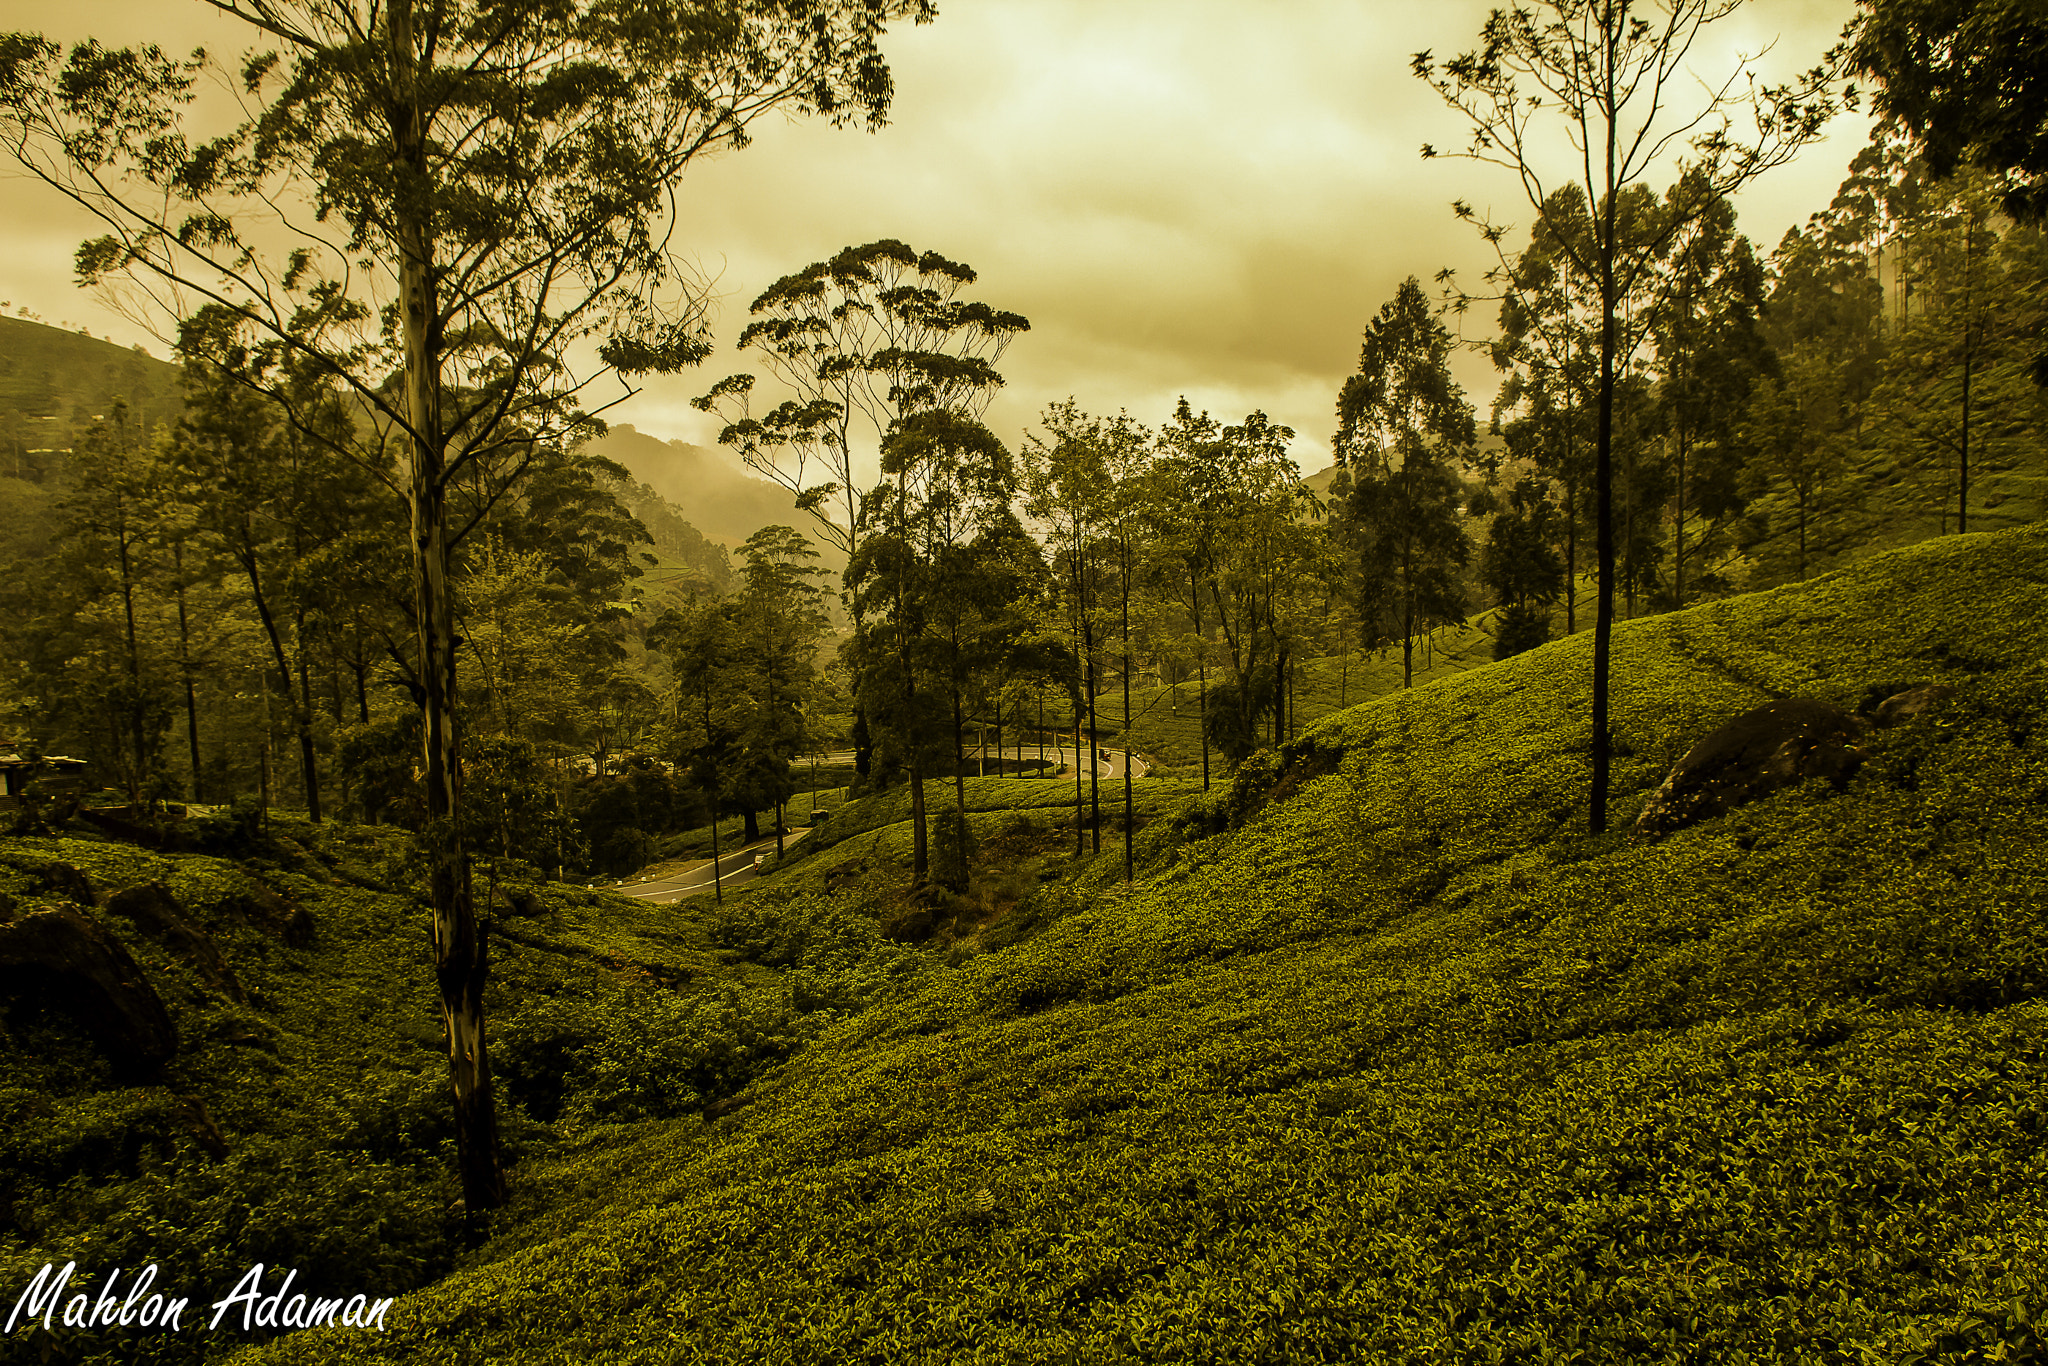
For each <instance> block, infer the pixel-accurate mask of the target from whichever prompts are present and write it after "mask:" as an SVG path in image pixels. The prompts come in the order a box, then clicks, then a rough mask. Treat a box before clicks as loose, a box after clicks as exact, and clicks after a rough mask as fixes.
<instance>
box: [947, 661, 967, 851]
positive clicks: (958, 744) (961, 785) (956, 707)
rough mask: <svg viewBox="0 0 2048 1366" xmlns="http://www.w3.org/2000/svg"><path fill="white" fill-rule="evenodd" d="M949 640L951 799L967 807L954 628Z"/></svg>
mask: <svg viewBox="0 0 2048 1366" xmlns="http://www.w3.org/2000/svg"><path fill="white" fill-rule="evenodd" d="M950 640H951V643H952V647H953V658H952V661H951V663H952V667H951V668H949V669H948V670H947V671H946V675H947V679H946V681H947V686H948V688H949V689H950V690H951V692H952V694H953V698H952V700H953V800H954V801H956V802H958V803H959V804H960V809H961V810H962V811H965V810H966V809H967V713H966V711H965V709H964V708H963V706H962V704H961V701H960V634H959V631H958V629H957V628H956V629H955V630H954V631H953V632H952V634H951V636H950Z"/></svg>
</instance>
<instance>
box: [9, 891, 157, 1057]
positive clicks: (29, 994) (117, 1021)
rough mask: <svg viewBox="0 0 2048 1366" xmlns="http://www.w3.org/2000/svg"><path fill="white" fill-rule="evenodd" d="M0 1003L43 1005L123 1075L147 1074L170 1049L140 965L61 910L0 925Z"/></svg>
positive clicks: (100, 931) (88, 922) (83, 920)
mask: <svg viewBox="0 0 2048 1366" xmlns="http://www.w3.org/2000/svg"><path fill="white" fill-rule="evenodd" d="M0 999H6V1000H22V999H41V1000H43V1001H45V1002H47V1003H49V1004H50V1005H52V1006H54V1007H55V1008H56V1009H58V1010H60V1011H62V1012H64V1013H65V1014H67V1015H69V1016H70V1017H71V1018H72V1019H74V1020H76V1021H77V1022H78V1024H79V1025H80V1026H81V1027H82V1028H83V1029H84V1030H85V1031H86V1032H87V1033H88V1034H90V1035H92V1037H93V1038H94V1040H96V1041H97V1042H98V1043H99V1045H100V1047H101V1048H102V1049H103V1050H104V1051H105V1052H106V1054H107V1057H108V1058H109V1060H111V1061H112V1062H113V1064H114V1066H115V1068H116V1069H117V1070H119V1071H121V1072H124V1073H128V1074H130V1075H143V1076H146V1075H149V1074H150V1073H153V1072H155V1071H156V1070H157V1069H158V1068H159V1067H161V1066H162V1065H163V1064H164V1063H165V1062H167V1061H168V1060H169V1059H170V1057H171V1055H172V1054H173V1053H175V1052H177V1051H178V1030H177V1026H176V1025H174V1024H173V1023H172V1022H171V1016H170V1012H169V1011H167V1010H165V1009H164V1003H163V1000H162V998H161V997H159V996H158V995H157V994H156V988H155V987H153V986H151V985H150V982H149V978H148V976H147V975H145V974H144V973H143V971H142V968H141V967H140V965H138V964H137V963H136V961H135V960H134V958H132V957H130V956H129V953H128V950H126V949H124V948H122V947H121V944H120V941H118V940H117V939H115V938H114V937H113V936H112V935H110V934H108V933H107V931H106V930H105V928H104V927H102V926H101V925H99V924H98V923H97V922H96V921H94V920H92V919H91V918H89V917H88V916H86V915H84V914H82V913H80V912H78V911H75V910H72V909H70V908H69V907H61V908H59V909H57V910H53V911H38V912H36V913H35V914H33V915H25V916H23V917H21V918H20V919H19V920H14V921H11V922H9V923H8V924H5V925H0Z"/></svg>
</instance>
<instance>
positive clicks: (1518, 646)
mask: <svg viewBox="0 0 2048 1366" xmlns="http://www.w3.org/2000/svg"><path fill="white" fill-rule="evenodd" d="M1549 642H1550V613H1548V612H1546V611H1544V610H1543V609H1541V608H1539V607H1528V606H1521V605H1516V606H1513V607H1508V608H1505V609H1503V610H1502V612H1501V614H1500V627H1499V634H1497V635H1495V636H1494V638H1493V657H1494V658H1495V659H1496V660H1502V659H1510V658H1513V657H1514V656H1515V655H1518V654H1520V653H1522V652H1523V651H1524V650H1533V649H1535V648H1536V647H1537V646H1538V645H1546V644H1548V643H1549Z"/></svg>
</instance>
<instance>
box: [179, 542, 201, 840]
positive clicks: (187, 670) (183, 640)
mask: <svg viewBox="0 0 2048 1366" xmlns="http://www.w3.org/2000/svg"><path fill="white" fill-rule="evenodd" d="M171 567H172V571H173V572H174V573H176V574H177V576H178V672H179V673H180V674H182V675H184V681H185V742H186V744H187V745H188V746H189V747H190V749H191V753H192V800H193V801H195V802H199V801H204V800H206V797H205V793H204V790H203V788H202V781H203V780H202V779H201V778H200V776H199V698H198V693H197V692H196V690H195V689H194V687H193V684H192V630H191V627H190V625H189V624H188V619H187V617H186V614H185V543H184V542H183V541H173V542H171Z"/></svg>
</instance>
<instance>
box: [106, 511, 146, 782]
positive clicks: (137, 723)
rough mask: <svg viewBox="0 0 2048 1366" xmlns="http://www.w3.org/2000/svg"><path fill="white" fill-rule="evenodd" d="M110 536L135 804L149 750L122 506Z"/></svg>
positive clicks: (133, 584)
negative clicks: (121, 614) (115, 558)
mask: <svg viewBox="0 0 2048 1366" xmlns="http://www.w3.org/2000/svg"><path fill="white" fill-rule="evenodd" d="M114 536H115V544H117V545H118V546H119V547H120V550H121V605H122V608H123V609H124V610H125V611H126V612H127V615H128V688H129V693H128V722H129V737H128V738H129V739H130V740H132V741H133V742H134V745H135V762H134V764H133V765H132V766H128V765H123V766H124V767H127V768H128V800H129V801H130V802H139V801H141V800H142V779H143V775H144V774H145V773H146V772H147V771H148V768H149V747H148V743H147V741H146V740H145V739H144V737H143V720H142V647H141V645H140V643H139V642H138V640H137V637H136V633H135V581H134V578H133V566H132V564H131V561H130V557H129V554H128V546H129V537H128V514H127V509H126V507H125V506H124V507H123V509H122V512H121V524H120V526H119V528H118V529H117V530H116V531H115V533H114ZM117 752H118V751H117Z"/></svg>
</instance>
